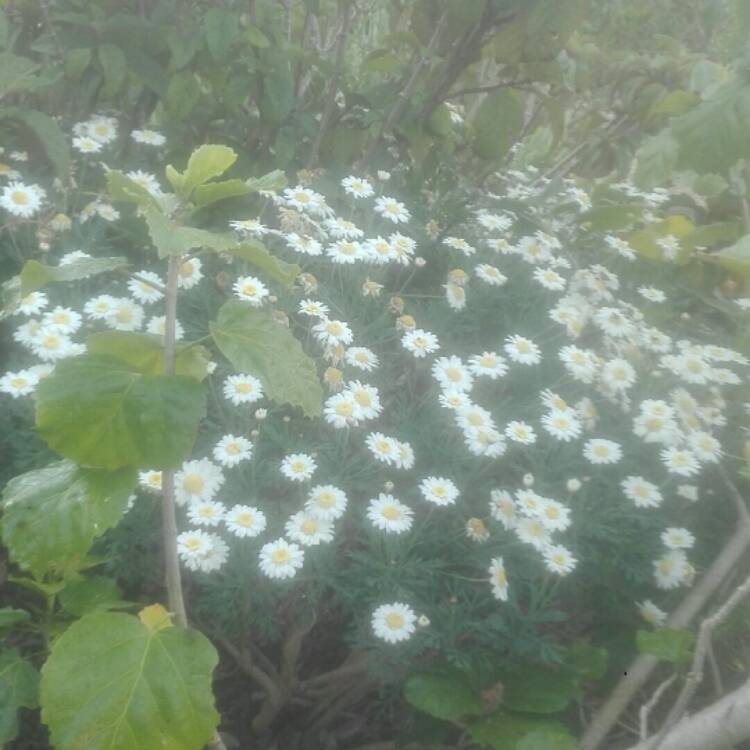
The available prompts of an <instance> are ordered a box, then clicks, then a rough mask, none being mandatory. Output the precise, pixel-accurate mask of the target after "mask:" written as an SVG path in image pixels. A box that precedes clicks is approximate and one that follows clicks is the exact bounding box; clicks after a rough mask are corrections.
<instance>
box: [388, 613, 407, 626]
mask: <svg viewBox="0 0 750 750" xmlns="http://www.w3.org/2000/svg"><path fill="white" fill-rule="evenodd" d="M385 624H386V625H387V626H388V627H389V628H390V629H391V630H400V629H401V628H403V627H404V625H405V624H406V620H405V619H404V616H403V615H402V614H399V613H398V612H389V613H388V614H387V615H386V616H385Z"/></svg>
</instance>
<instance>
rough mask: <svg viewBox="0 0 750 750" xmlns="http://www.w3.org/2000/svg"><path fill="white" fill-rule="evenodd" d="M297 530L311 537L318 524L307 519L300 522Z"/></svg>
mask: <svg viewBox="0 0 750 750" xmlns="http://www.w3.org/2000/svg"><path fill="white" fill-rule="evenodd" d="M299 528H300V531H301V532H302V533H303V534H307V535H308V536H312V535H313V534H314V533H315V532H316V531H317V530H318V524H317V523H316V522H315V521H314V520H313V519H312V518H307V519H305V520H304V521H303V522H302V524H301V525H300V527H299Z"/></svg>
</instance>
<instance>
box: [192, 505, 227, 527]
mask: <svg viewBox="0 0 750 750" xmlns="http://www.w3.org/2000/svg"><path fill="white" fill-rule="evenodd" d="M225 511H226V508H224V506H223V505H222V504H221V503H219V502H216V501H215V500H203V501H201V502H194V503H191V504H190V505H189V506H188V513H187V514H188V519H189V520H190V522H191V523H194V524H195V525H196V526H218V525H219V524H220V523H221V521H222V519H223V518H224V513H225Z"/></svg>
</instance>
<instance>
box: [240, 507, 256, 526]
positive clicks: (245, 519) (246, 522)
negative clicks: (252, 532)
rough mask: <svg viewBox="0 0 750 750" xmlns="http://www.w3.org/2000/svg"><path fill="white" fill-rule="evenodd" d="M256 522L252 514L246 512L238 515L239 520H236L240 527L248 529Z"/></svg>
mask: <svg viewBox="0 0 750 750" xmlns="http://www.w3.org/2000/svg"><path fill="white" fill-rule="evenodd" d="M254 521H255V518H254V517H253V514H252V513H248V512H247V511H245V512H244V513H240V514H238V516H237V518H236V519H235V523H236V524H237V525H238V526H243V527H244V528H246V529H249V528H250V527H251V526H252V525H253V523H254Z"/></svg>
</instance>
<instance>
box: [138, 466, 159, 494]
mask: <svg viewBox="0 0 750 750" xmlns="http://www.w3.org/2000/svg"><path fill="white" fill-rule="evenodd" d="M138 484H139V485H140V486H141V487H143V489H144V490H151V491H153V492H161V472H160V471H155V470H154V469H151V470H150V471H139V472H138Z"/></svg>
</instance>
